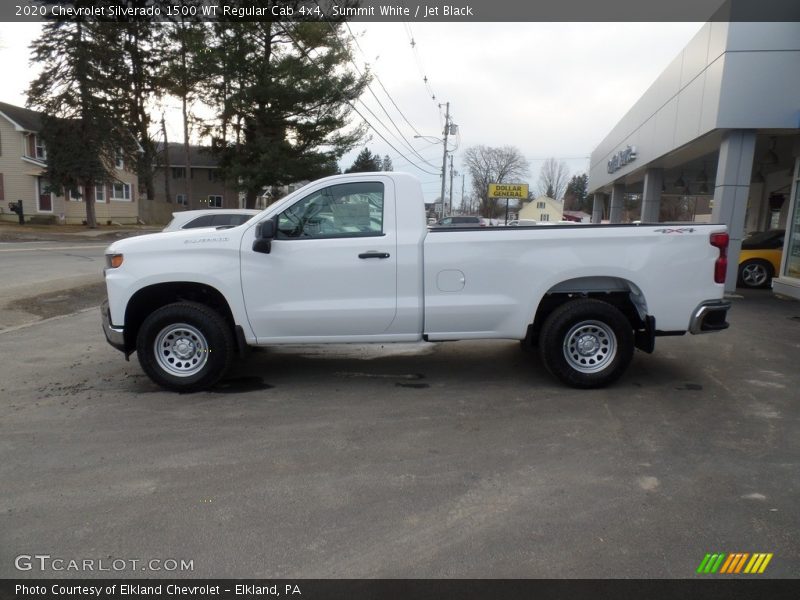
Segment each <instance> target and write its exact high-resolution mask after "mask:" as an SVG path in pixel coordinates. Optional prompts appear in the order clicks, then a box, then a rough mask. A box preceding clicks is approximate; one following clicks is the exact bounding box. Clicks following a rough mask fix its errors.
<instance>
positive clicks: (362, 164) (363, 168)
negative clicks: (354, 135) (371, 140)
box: [345, 146, 383, 173]
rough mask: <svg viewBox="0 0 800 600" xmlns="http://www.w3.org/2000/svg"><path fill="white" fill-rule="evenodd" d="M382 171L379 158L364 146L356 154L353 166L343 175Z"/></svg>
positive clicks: (381, 163)
mask: <svg viewBox="0 0 800 600" xmlns="http://www.w3.org/2000/svg"><path fill="white" fill-rule="evenodd" d="M381 170H383V162H382V161H381V158H380V156H378V155H377V154H373V153H372V152H370V151H369V148H367V147H366V146H365V147H364V149H363V150H362V151H361V152H359V153H358V156H356V159H355V161H353V165H352V166H351V167H350V168H349V169H347V170H345V173H369V172H372V171H381Z"/></svg>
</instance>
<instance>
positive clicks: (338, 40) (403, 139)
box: [315, 0, 436, 169]
mask: <svg viewBox="0 0 800 600" xmlns="http://www.w3.org/2000/svg"><path fill="white" fill-rule="evenodd" d="M315 4H316V5H317V6H319V2H317V1H316V0H315ZM321 8H322V7H320V9H321ZM325 22H326V23H327V24H328V27H330V29H331V31H332V32H333V37H334V38H335V39H336V42H337V43H338V44H339V47H340V48H341V49H342V50H344V51H347V48H345V47H344V45H343V44H342V41H341V40H340V39H339V33H338V31H336V28H335V27H334V26H333V24H332V23H331V22H330V21H328V20H326V21H325ZM347 27H348V31H349V30H350V26H349V25H348V26H347ZM350 35H351V36H352V31H350ZM354 39H355V38H354ZM356 44H357V45H358V42H357V41H356ZM360 48H361V47H360V46H359V49H360ZM362 54H363V50H362ZM350 63H351V64H352V65H353V67H354V68H355V70H356V73H358V75H359V77H363V76H364V75H363V74H362V72H361V70H360V69H359V68H358V65H357V64H356V63H355V61H354V60H353V59H352V58H350ZM375 78H376V79H378V77H377V75H375ZM382 85H383V84H381V86H382ZM367 89H368V90H369V93H370V94H372V97H373V98H375V101H376V102H377V103H378V106H380V107H381V109H382V110H383V112H384V113H385V114H386V117H387V118H388V119H389V122H390V123H391V124H392V125H393V126H394V128H395V129H396V130H397V133H399V134H400V137H399V138H398V137H397V136H396V135H394V133H392V132H391V130H390V129H389V128H388V127H387V126H386V124H385V123H384V122H383V121H381V120H380V118H379V117H378V116H377V115H376V114H375V113H374V112H372V110H371V109H370V108H369V107H368V106H367V105H366V104H365V103H364V101H363V100H361V99H359V102H361V105H362V106H363V107H364V108H366V109H367V110H368V111H369V112H370V114H372V116H373V117H375V119H376V120H377V121H378V122H379V123H380V124H381V125H382V126H383V127H384V128H385V129H386V131H387V132H389V134H390V135H391V136H392V137H394V138H395V139H396V140H398V141H399V142H400V143H401V144H405V146H406V147H407V148H408V149H409V150H411V152H413V153H414V154H416V155H417V157H418V158H419V159H420V160H421V161H422V162H424V163H425V164H427V165H428V166H429V167H432V168H434V169H435V168H436V165H434V164H433V163H431V162H429V161H428V160H426V159H425V157H424V156H422V155H421V154H420V153H419V152H417V150H416V148H414V147H413V146H412V145H411V143H410V142H409V141H408V140H407V139H406V138H405V136H404V135H403V132H402V131H400V128H399V127H398V126H397V123H395V122H394V119H392V115H390V114H389V111H388V110H386V107H385V106H384V105H383V103H382V102H381V101H380V98H378V96H377V94H375V91H374V90H373V89H372V86H370V85H369V83H367ZM384 92H386V88H384ZM386 95H387V96H389V93H388V92H386ZM389 100H391V101H392V104H394V106H395V108H397V104H396V103H395V102H394V100H393V99H392V97H391V96H389ZM397 110H398V112H400V114H401V115H402V116H403V118H405V115H403V113H402V111H400V109H399V108H397ZM406 122H408V120H407V119H406ZM409 125H411V123H409ZM411 128H412V129H414V131H416V129H415V128H414V126H413V125H411Z"/></svg>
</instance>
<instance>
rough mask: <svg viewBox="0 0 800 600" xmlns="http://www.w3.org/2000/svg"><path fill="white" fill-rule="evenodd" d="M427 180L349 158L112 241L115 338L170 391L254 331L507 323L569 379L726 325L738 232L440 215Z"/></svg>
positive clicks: (197, 381)
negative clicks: (188, 220) (430, 202)
mask: <svg viewBox="0 0 800 600" xmlns="http://www.w3.org/2000/svg"><path fill="white" fill-rule="evenodd" d="M424 202H425V198H424V195H423V193H422V187H421V185H420V183H419V181H418V180H417V179H416V178H414V177H412V176H411V175H406V174H403V173H388V172H387V173H352V174H348V175H337V176H334V177H328V178H325V179H321V180H319V181H315V182H313V183H310V184H308V185H307V186H305V187H303V188H301V189H299V190H297V191H295V192H293V193H291V194H289V195H288V196H286V197H285V198H283V199H281V200H279V201H278V202H276V203H275V204H273V205H271V206H270V207H268V208H267V209H265V210H264V211H263V212H262V213H260V214H259V215H258V216H256V217H255V218H253V219H252V220H251V221H249V222H247V223H245V224H244V225H242V226H240V227H236V228H234V229H226V230H221V231H208V230H196V229H195V230H186V231H178V232H175V233H172V234H169V235H164V234H155V235H143V236H138V237H134V238H129V239H125V240H120V241H117V242H114V243H113V244H112V245H111V246H109V248H108V249H107V250H106V268H105V271H104V275H105V282H106V287H107V291H108V301H107V302H105V303H104V304H103V307H102V309H101V318H102V322H103V330H104V332H105V335H106V338H107V339H108V341H109V343H111V345H112V346H114V347H115V348H117V349H119V350H121V351H122V352H124V353H125V355H126V357H127V356H130V355H131V354H132V353H133V352H136V353H137V354H138V357H139V363H140V365H141V366H142V369H143V370H144V372H145V373H146V374H147V375H148V376H149V377H150V378H151V379H152V380H153V381H154V382H156V383H157V384H159V385H161V386H163V387H165V388H167V389H171V390H176V391H198V390H204V389H207V388H209V387H211V386H213V385H214V384H215V383H216V382H217V381H219V380H220V379H221V378H222V377H223V376H224V375H225V373H226V372H227V371H228V370H229V368H230V367H231V365H232V364H233V363H234V361H235V360H236V357H237V356H238V355H239V354H240V353H243V352H244V350H245V349H246V347H247V346H270V345H277V344H321V343H369V342H372V343H380V344H383V343H389V342H418V341H428V342H438V341H450V340H478V339H511V340H520V341H522V342H523V344H524V345H525V346H526V347H527V346H531V347H533V346H538V348H539V355H540V357H541V360H542V363H543V364H544V366H545V367H546V368H547V369H548V370H549V371H550V372H551V373H552V374H553V375H554V376H556V377H558V378H559V379H561V380H562V381H563V382H565V383H566V384H568V385H572V386H575V387H579V388H592V387H599V386H603V385H607V384H609V383H611V382H613V381H614V380H616V379H617V378H618V377H619V376H620V375H621V374H622V373H623V372H624V371H625V369H626V368H627V367H628V365H629V364H630V362H631V360H632V358H633V352H634V348H639V349H641V350H642V351H644V352H652V351H653V349H654V346H655V339H656V337H658V336H661V335H682V334H684V333H687V332H690V333H693V334H698V333H707V332H712V331H719V330H722V329H725V328H727V327H728V323H727V322H726V314H727V311H728V309H729V308H730V302H729V301H727V300H725V299H724V297H723V295H724V288H725V286H724V282H725V274H726V271H727V265H728V263H727V247H728V234H727V232H726V230H725V226H724V225H702V224H693V225H692V226H691V227H679V226H674V227H665V226H664V225H663V224H657V225H639V226H632V225H608V226H606V227H568V226H563V227H560V226H556V227H487V228H479V227H431V228H428V226H427V223H426V220H425V212H424V209H423V207H424Z"/></svg>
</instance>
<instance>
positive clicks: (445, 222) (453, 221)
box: [434, 216, 486, 227]
mask: <svg viewBox="0 0 800 600" xmlns="http://www.w3.org/2000/svg"><path fill="white" fill-rule="evenodd" d="M434 227H486V222H485V221H484V220H483V219H482V218H480V217H469V216H460V217H444V218H443V219H439V220H438V221H437V222H436V225H434Z"/></svg>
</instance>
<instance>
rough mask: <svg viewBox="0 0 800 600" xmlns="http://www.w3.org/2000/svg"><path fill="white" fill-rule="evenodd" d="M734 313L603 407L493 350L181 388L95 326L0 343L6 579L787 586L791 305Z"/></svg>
mask: <svg viewBox="0 0 800 600" xmlns="http://www.w3.org/2000/svg"><path fill="white" fill-rule="evenodd" d="M731 320H732V324H733V326H732V328H731V329H730V330H728V331H726V332H722V333H720V334H714V335H707V336H686V337H683V338H663V339H659V340H658V342H657V345H656V346H657V347H656V353H655V354H653V355H650V356H648V355H644V354H642V353H639V352H637V354H636V356H635V358H634V361H633V364H632V366H631V368H630V370H629V372H628V373H627V374H626V375H625V376H624V377H623V379H622V380H621V381H620V382H619V383H618V384H617V385H615V386H613V387H611V388H608V389H605V390H594V391H576V390H572V389H569V388H565V387H564V386H562V385H560V384H559V383H557V382H555V381H554V380H553V379H552V378H550V377H549V376H548V375H547V373H546V371H545V369H544V368H543V367H542V365H541V364H540V362H539V361H538V360H537V359H536V357H535V355H533V356H532V355H529V354H524V353H522V352H521V351H520V349H519V346H518V345H517V344H516V343H514V342H503V341H500V342H484V343H480V342H455V343H446V344H436V345H403V346H398V347H395V346H391V347H389V346H387V347H385V348H382V347H363V346H346V347H343V346H336V347H330V348H323V347H313V348H300V349H299V348H284V349H281V350H275V349H270V350H268V351H262V352H256V353H254V354H252V355H251V356H250V357H249V358H247V359H246V360H243V361H241V362H240V364H239V365H238V367H237V370H236V371H235V372H234V373H232V374H231V377H230V378H229V379H228V380H226V381H225V382H223V383H222V384H220V385H219V386H218V387H217V388H216V389H214V390H213V391H210V392H204V393H198V394H186V395H180V394H173V393H168V392H164V391H162V390H160V389H159V388H157V387H156V386H154V385H153V384H152V383H151V382H150V381H149V380H148V379H147V378H146V377H145V376H144V375H143V374H142V372H141V370H140V368H139V365H138V364H137V362H136V358H135V356H134V357H133V358H132V361H131V362H130V363H127V362H125V361H124V359H123V357H122V356H121V354H119V353H118V352H116V351H115V350H113V349H112V348H110V347H109V346H108V345H107V344H106V343H105V340H104V339H103V337H102V334H101V332H100V324H99V316H98V314H97V313H96V312H95V311H94V310H92V311H90V312H86V313H82V314H78V315H72V316H66V317H63V318H59V319H55V320H51V321H49V322H46V323H40V324H36V325H32V326H29V327H25V328H22V329H17V330H15V331H9V332H5V333H0V356H2V357H3V360H2V361H0V481H2V490H3V493H2V494H0V577H40V576H45V577H55V576H62V577H64V576H67V577H76V576H80V575H87V574H86V573H83V574H81V573H75V572H52V571H45V572H40V571H39V570H38V569H34V570H32V571H26V572H19V571H16V570H15V569H14V566H13V564H14V558H15V556H17V555H19V554H35V553H40V554H49V555H51V556H53V557H61V558H65V559H84V558H85V559H99V558H108V557H114V558H121V559H125V560H129V561H130V560H133V559H152V558H162V559H163V558H173V559H184V560H191V561H193V567H194V568H193V570H191V571H186V572H171V573H169V575H170V576H181V577H203V576H217V577H264V578H270V577H288V578H293V577H323V578H324V577H401V578H403V577H467V578H471V577H477V578H486V577H500V578H504V577H512V578H515V577H523V578H527V577H534V578H539V577H543V578H550V577H556V578H559V577H589V578H592V577H599V578H606V577H633V578H654V577H667V578H672V577H676V578H684V577H693V576H695V570H696V568H697V566H698V565H699V563H700V561H701V560H702V559H703V557H704V555H705V554H706V553H708V552H772V553H774V558H773V559H772V562H771V563H770V565H769V568H768V569H767V571H766V572H765V574H764V575H763V577H796V576H797V573H798V572H800V531H799V530H798V527H797V523H798V522H800V509H799V508H798V504H797V498H798V497H799V496H800V489H798V486H800V405H798V403H797V390H798V389H800V372H798V369H797V351H798V346H797V339H798V334H799V333H800V304H798V303H796V302H786V301H781V300H777V299H775V298H774V297H772V296H771V294H769V292H762V293H760V294H759V293H748V294H745V297H744V298H741V299H737V300H735V303H734V308H733V310H732V313H731ZM139 564H141V563H139ZM88 575H92V576H97V575H100V576H105V574H98V573H90V574H88ZM110 575H112V576H113V575H124V576H138V577H157V576H159V575H163V573H154V572H151V571H140V570H139V568H138V567H137V568H136V569H134V568H132V567H131V568H130V569H129V570H125V571H123V572H122V573H111V574H110Z"/></svg>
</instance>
